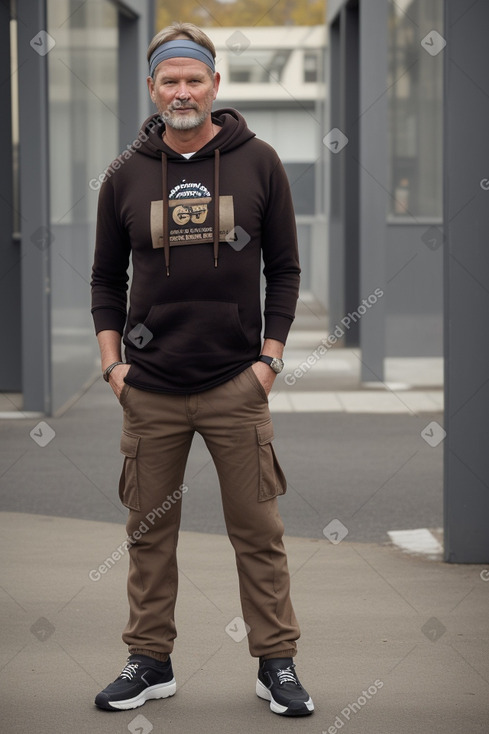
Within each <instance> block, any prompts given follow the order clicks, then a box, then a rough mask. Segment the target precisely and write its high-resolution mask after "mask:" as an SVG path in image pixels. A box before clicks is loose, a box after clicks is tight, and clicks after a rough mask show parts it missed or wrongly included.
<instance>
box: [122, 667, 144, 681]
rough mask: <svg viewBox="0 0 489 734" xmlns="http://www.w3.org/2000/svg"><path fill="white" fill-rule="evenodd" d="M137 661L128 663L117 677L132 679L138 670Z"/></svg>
mask: <svg viewBox="0 0 489 734" xmlns="http://www.w3.org/2000/svg"><path fill="white" fill-rule="evenodd" d="M138 667H139V663H128V664H127V665H126V666H125V667H124V668H123V669H122V671H121V674H120V676H119V678H127V680H132V679H133V678H134V676H135V675H136V673H137V672H138Z"/></svg>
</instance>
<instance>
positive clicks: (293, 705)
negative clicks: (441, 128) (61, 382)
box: [92, 23, 314, 716]
mask: <svg viewBox="0 0 489 734" xmlns="http://www.w3.org/2000/svg"><path fill="white" fill-rule="evenodd" d="M215 55H216V54H215V49H214V46H213V44H212V41H211V40H210V39H209V38H208V37H207V36H206V35H205V34H204V33H203V32H202V31H201V30H200V29H198V28H197V27H196V26H194V25H192V24H188V23H183V24H173V25H172V26H170V27H169V28H166V29H164V30H163V31H161V32H160V33H158V34H157V35H156V36H155V38H154V39H153V41H152V42H151V44H150V46H149V49H148V62H149V77H148V89H149V93H150V96H151V99H152V101H153V102H154V104H155V105H156V108H157V110H158V113H159V114H157V115H154V116H153V117H151V118H150V119H149V120H147V121H146V122H145V123H144V125H143V127H142V129H141V133H140V135H139V139H138V141H137V144H135V145H134V148H135V149H136V150H135V151H133V154H132V155H129V156H126V157H125V158H124V159H122V157H121V158H120V159H118V165H116V163H113V164H112V165H111V166H110V167H109V169H108V172H107V174H106V177H105V178H106V180H105V181H104V184H103V186H102V188H101V191H100V198H99V210H98V221H97V244H96V252H95V262H94V267H93V278H92V292H93V299H92V313H93V318H94V322H95V328H96V332H97V338H98V341H99V345H100V351H101V358H102V370H103V374H104V378H105V379H106V381H108V382H109V384H110V386H111V387H112V389H113V391H114V393H115V395H116V396H117V398H118V399H119V400H120V402H121V405H122V407H123V410H124V423H123V431H122V440H121V451H122V453H123V454H124V457H125V458H124V467H123V471H122V475H121V481H120V487H119V493H120V497H121V501H122V503H123V504H124V505H125V506H126V507H127V508H129V516H128V522H127V532H128V536H129V538H128V543H129V547H130V550H129V558H130V561H129V563H130V567H129V577H128V598H129V606H130V616H129V621H128V624H127V626H126V628H125V630H124V632H123V636H122V637H123V640H124V642H125V643H126V644H127V645H128V648H129V659H128V662H127V665H126V666H125V667H124V669H123V671H122V672H121V674H120V675H119V677H118V678H117V679H116V680H115V681H114V682H113V683H111V684H110V685H109V686H107V688H105V689H104V690H103V691H102V692H100V693H99V694H98V695H97V697H96V699H95V703H96V705H97V706H99V707H101V708H104V709H109V710H116V711H117V710H122V709H130V708H135V707H137V706H141V705H143V704H144V703H145V702H146V701H147V700H148V699H151V698H166V697H168V696H172V695H173V694H174V693H175V690H176V684H175V679H174V677H173V672H172V665H171V660H170V653H171V652H172V650H173V641H174V639H175V637H176V628H175V622H174V607H175V600H176V594H177V583H178V569H177V562H176V546H177V538H178V529H179V523H180V510H181V500H182V494H183V492H184V490H185V487H184V485H183V484H182V483H183V476H184V470H185V464H186V460H187V456H188V452H189V449H190V445H191V441H192V437H193V434H194V432H195V431H198V432H199V433H200V434H201V435H202V436H203V438H204V440H205V442H206V445H207V447H208V449H209V451H210V453H211V456H212V458H213V460H214V463H215V466H216V469H217V473H218V476H219V483H220V487H221V495H222V503H223V510H224V516H225V521H226V527H227V531H228V534H229V538H230V540H231V543H232V545H233V547H234V549H235V553H236V562H237V570H238V576H239V585H240V595H241V604H242V611H243V618H244V621H245V622H246V624H247V625H248V627H249V634H248V643H249V648H250V653H251V655H253V656H255V657H257V658H259V671H258V679H257V683H256V693H257V695H258V696H260V697H261V698H264V699H266V700H267V701H269V702H270V708H271V710H272V711H273V712H274V713H277V714H281V715H286V716H299V715H306V714H310V713H312V711H313V710H314V706H313V703H312V700H311V698H310V697H309V695H308V693H307V692H306V691H305V690H304V688H303V687H302V686H301V684H300V682H299V679H298V678H297V675H296V673H295V666H294V663H293V657H294V655H295V654H296V651H297V645H296V641H297V639H298V638H299V635H300V631H299V627H298V625H297V621H296V618H295V615H294V611H293V608H292V604H291V602H290V597H289V573H288V569H287V558H286V554H285V550H284V547H283V543H282V535H283V524H282V521H281V519H280V515H279V511H278V506H277V496H278V495H280V494H283V493H284V492H285V487H286V485H285V478H284V476H283V473H282V471H281V469H280V466H279V464H278V462H277V459H276V457H275V454H274V451H273V448H272V443H271V442H272V439H273V427H272V422H271V419H270V413H269V409H268V399H267V396H268V393H269V392H270V389H271V387H272V385H273V381H274V379H275V377H276V374H277V373H278V372H280V370H281V369H282V368H283V362H282V359H281V358H282V352H283V348H284V344H285V341H286V338H287V334H288V331H289V328H290V325H291V323H292V320H293V318H294V312H295V305H296V300H297V295H298V286H299V273H300V269H299V263H298V256H297V243H296V234H295V222H294V213H293V209H292V203H291V197H290V191H289V186H288V183H287V179H286V175H285V172H284V169H283V167H282V165H281V163H280V161H279V159H278V157H277V154H276V153H275V151H274V150H273V149H272V148H271V147H270V146H268V145H267V144H266V143H264V142H262V141H260V140H257V139H256V138H255V136H254V133H252V132H251V131H250V130H249V129H248V128H247V126H246V123H245V121H244V119H243V118H242V117H241V115H239V113H237V112H236V111H235V110H220V111H218V112H216V113H211V107H212V103H213V100H214V99H215V98H216V95H217V91H218V88H219V74H218V73H217V72H216V71H215ZM135 143H136V141H135ZM109 173H110V175H109ZM130 255H131V256H132V264H133V276H132V284H131V293H130V304H129V306H130V307H129V311H128V313H126V290H127V282H128V276H127V268H128V263H129V256H130ZM262 255H263V261H264V274H265V278H266V282H267V289H266V298H265V308H264V317H265V318H264V320H265V329H264V341H263V345H261V327H262V318H261V316H262V315H261V305H260V267H261V264H260V263H261V256H262ZM122 335H123V341H124V345H125V359H126V361H125V362H123V361H122V359H121V336H122ZM182 488H183V489H182Z"/></svg>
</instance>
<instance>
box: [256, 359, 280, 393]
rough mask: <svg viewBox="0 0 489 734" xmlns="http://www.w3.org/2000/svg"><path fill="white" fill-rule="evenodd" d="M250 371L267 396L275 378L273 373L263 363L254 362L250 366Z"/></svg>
mask: <svg viewBox="0 0 489 734" xmlns="http://www.w3.org/2000/svg"><path fill="white" fill-rule="evenodd" d="M251 369H252V370H253V372H254V373H255V375H256V376H257V377H258V379H259V381H260V382H261V384H262V385H263V389H264V390H265V392H266V394H267V395H269V394H270V390H271V389H272V387H273V383H274V382H275V378H276V376H277V375H276V374H275V372H274V371H273V370H272V368H271V367H269V366H268V365H267V364H265V362H255V363H254V364H252V365H251Z"/></svg>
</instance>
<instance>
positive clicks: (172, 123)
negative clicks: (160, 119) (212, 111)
mask: <svg viewBox="0 0 489 734" xmlns="http://www.w3.org/2000/svg"><path fill="white" fill-rule="evenodd" d="M208 114H209V113H208V112H207V111H206V110H202V111H201V112H195V111H194V114H193V115H192V116H191V117H178V115H176V114H174V112H173V111H172V112H169V111H168V110H167V111H166V114H165V115H164V120H165V123H166V124H167V125H168V127H171V128H173V130H192V129H193V128H194V127H199V126H200V125H202V123H204V122H205V120H206V119H207V115H208Z"/></svg>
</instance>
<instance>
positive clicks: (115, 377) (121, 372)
mask: <svg viewBox="0 0 489 734" xmlns="http://www.w3.org/2000/svg"><path fill="white" fill-rule="evenodd" d="M130 367H131V365H130V364H118V365H117V367H114V369H113V370H112V372H111V373H110V375H109V385H110V386H111V388H112V390H113V391H114V395H115V396H116V398H117V400H119V399H120V397H121V392H122V388H123V387H124V385H125V384H126V383H125V382H124V377H125V376H126V375H127V373H128V372H129V369H130Z"/></svg>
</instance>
